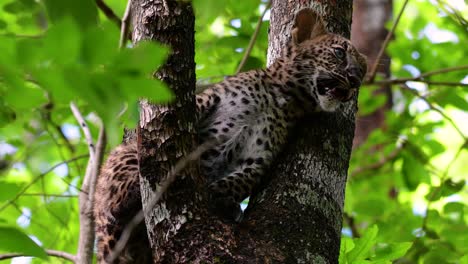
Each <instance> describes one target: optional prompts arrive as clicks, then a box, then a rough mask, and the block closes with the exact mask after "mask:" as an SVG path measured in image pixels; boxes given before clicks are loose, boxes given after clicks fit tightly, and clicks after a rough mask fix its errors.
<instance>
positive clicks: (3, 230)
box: [0, 226, 47, 260]
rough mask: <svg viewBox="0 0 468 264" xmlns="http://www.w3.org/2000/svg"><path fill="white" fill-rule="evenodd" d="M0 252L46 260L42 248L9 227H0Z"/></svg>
mask: <svg viewBox="0 0 468 264" xmlns="http://www.w3.org/2000/svg"><path fill="white" fill-rule="evenodd" d="M0 252H3V253H20V254H24V255H26V256H34V257H39V258H42V259H45V260H46V259H47V254H46V252H45V251H44V249H43V248H42V247H40V246H38V245H37V244H36V243H35V242H34V241H33V240H32V239H31V238H29V237H28V236H27V235H26V234H24V233H23V232H21V231H20V230H18V229H16V228H13V227H9V226H0Z"/></svg>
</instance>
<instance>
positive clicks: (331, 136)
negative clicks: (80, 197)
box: [132, 0, 356, 263]
mask: <svg viewBox="0 0 468 264" xmlns="http://www.w3.org/2000/svg"><path fill="white" fill-rule="evenodd" d="M293 2H294V3H293ZM307 6H312V7H313V8H314V9H316V10H317V11H318V12H319V13H321V14H323V16H324V19H325V21H326V22H328V23H327V24H328V28H329V29H330V30H331V31H332V32H335V33H340V34H343V35H345V36H349V31H350V20H351V8H352V4H351V0H346V1H344V0H343V1H328V2H324V1H306V0H302V1H282V0H276V1H273V3H272V14H271V31H270V49H269V60H268V61H269V63H271V62H272V61H273V60H274V59H275V58H276V57H278V55H279V54H280V52H281V49H282V47H284V45H285V43H286V41H287V40H288V38H289V35H290V30H291V26H292V21H293V18H294V14H295V12H296V11H298V10H299V9H300V8H302V7H307ZM132 9H133V12H132V13H133V40H134V41H135V42H138V41H139V40H142V39H152V40H157V41H161V42H163V43H166V44H168V45H171V46H172V48H173V52H172V54H171V55H170V57H169V59H168V61H167V63H166V65H165V66H164V67H162V68H161V69H159V71H158V73H157V74H156V76H157V77H158V78H160V79H162V80H163V81H165V82H166V83H167V84H168V85H169V86H170V87H171V88H172V89H173V90H174V92H175V94H176V102H175V103H173V104H171V105H170V106H159V107H158V106H151V105H149V104H147V103H142V113H141V121H140V125H139V129H140V133H139V134H140V135H139V151H140V152H139V155H140V173H141V182H142V187H141V189H142V193H143V195H142V196H143V198H142V199H143V204H144V205H143V206H147V203H148V199H149V197H150V196H151V195H152V194H153V193H154V192H157V191H158V188H157V187H156V188H153V186H157V184H158V183H161V181H163V180H164V177H165V176H166V175H167V173H168V172H169V171H170V169H171V167H172V166H173V165H174V164H175V163H176V161H177V160H178V159H180V158H181V157H183V156H184V155H186V154H187V153H188V152H190V150H192V149H193V146H194V145H195V144H194V143H195V131H194V127H195V126H194V123H195V117H194V115H193V113H194V103H193V91H194V84H195V80H194V77H195V75H194V62H193V55H194V54H193V13H192V11H191V6H190V4H189V3H187V2H185V1H175V0H165V1H162V0H134V1H133V5H132ZM355 111H356V106H355V104H352V105H351V106H348V107H347V108H346V109H343V111H340V112H339V113H336V114H325V113H320V114H317V115H314V116H313V117H310V118H308V119H306V120H304V121H303V123H301V127H300V128H299V129H298V131H297V133H296V134H295V136H296V137H297V138H298V139H297V140H293V141H292V143H291V144H290V146H289V147H288V149H287V150H285V155H282V159H281V160H280V161H279V164H278V166H276V167H275V168H272V173H275V174H277V175H276V178H275V179H274V180H273V181H272V182H270V183H269V184H268V185H267V188H266V189H265V190H264V191H262V192H261V193H260V194H258V195H257V196H255V197H253V198H252V201H251V204H250V205H249V208H248V209H247V212H246V215H245V220H244V221H243V222H242V223H241V224H235V223H228V222H223V220H222V219H219V218H218V217H216V216H213V215H211V214H209V212H207V210H206V208H207V205H206V202H207V200H206V197H205V194H204V191H203V190H204V189H203V188H204V186H205V185H204V179H203V178H202V177H199V174H198V170H197V169H196V168H195V167H190V168H189V169H188V170H185V171H184V173H182V174H181V175H179V176H178V177H177V179H176V181H175V182H174V184H173V185H172V186H171V187H170V188H169V189H168V191H167V192H166V194H165V195H164V197H163V199H162V201H161V202H160V203H158V204H157V205H156V206H155V208H153V210H152V211H151V213H150V214H149V215H146V216H145V218H146V225H147V228H148V235H149V238H150V241H151V246H152V251H153V260H154V261H155V263H337V262H338V255H339V246H340V231H341V219H342V211H343V199H344V189H345V183H346V175H347V168H348V162H349V157H350V153H351V146H352V139H353V132H354V114H355Z"/></svg>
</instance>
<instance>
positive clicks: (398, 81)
mask: <svg viewBox="0 0 468 264" xmlns="http://www.w3.org/2000/svg"><path fill="white" fill-rule="evenodd" d="M406 82H420V83H425V84H428V85H440V86H464V87H468V83H461V82H438V81H426V80H411V79H410V80H408V78H404V79H391V80H382V81H374V82H372V83H369V84H372V85H385V84H404V83H406Z"/></svg>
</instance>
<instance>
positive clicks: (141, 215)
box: [107, 140, 216, 263]
mask: <svg viewBox="0 0 468 264" xmlns="http://www.w3.org/2000/svg"><path fill="white" fill-rule="evenodd" d="M215 143H216V141H215V140H213V141H208V142H205V143H204V144H202V145H200V146H198V147H197V149H195V150H194V151H193V152H191V153H189V154H188V155H187V156H185V157H184V158H182V159H181V160H179V161H178V162H177V163H176V165H175V166H174V168H173V169H172V170H171V172H169V174H168V175H167V177H166V179H165V180H164V181H162V182H161V183H160V184H159V187H160V188H159V191H158V192H157V193H156V194H154V195H153V197H151V199H150V202H149V203H148V206H147V208H146V212H145V211H143V209H142V210H140V211H139V212H138V213H137V214H136V215H135V216H134V217H133V218H132V220H130V222H129V223H128V224H127V225H126V226H125V229H124V230H123V232H122V235H121V236H120V239H119V241H117V243H116V245H115V247H114V250H113V251H112V252H111V254H109V257H108V258H107V261H108V263H114V261H115V260H116V259H117V257H118V256H119V255H120V253H121V252H122V250H123V249H124V248H125V245H127V242H128V239H130V235H131V234H132V232H133V230H134V229H135V227H137V226H138V225H139V224H140V223H141V222H142V221H143V220H144V219H145V214H146V213H149V212H148V211H149V210H152V209H153V207H154V206H155V205H156V204H157V203H158V202H159V200H160V199H161V197H162V195H163V194H164V193H165V192H166V190H167V189H168V188H169V186H170V185H171V184H172V182H173V181H174V180H175V179H176V176H177V175H178V174H179V173H180V172H181V171H182V170H183V169H185V167H187V165H188V164H190V162H192V161H194V160H197V159H198V158H200V156H201V155H202V154H203V153H204V152H205V151H207V150H208V149H210V148H211V147H212V146H213V145H214V144H215Z"/></svg>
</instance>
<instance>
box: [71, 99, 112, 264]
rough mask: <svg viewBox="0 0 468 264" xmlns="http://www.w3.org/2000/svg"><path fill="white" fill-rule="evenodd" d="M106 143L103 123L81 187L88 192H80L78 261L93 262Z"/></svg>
mask: <svg viewBox="0 0 468 264" xmlns="http://www.w3.org/2000/svg"><path fill="white" fill-rule="evenodd" d="M74 108H75V109H74V114H75V117H80V116H81V113H80V112H79V110H78V109H77V108H76V106H75V107H74ZM77 119H78V118H77ZM83 122H84V121H83ZM80 123H81V122H80ZM82 129H83V131H84V133H85V134H91V132H90V131H89V127H88V126H85V124H84V123H82ZM86 130H88V131H86ZM91 140H92V138H91ZM88 141H89V139H88ZM105 145H106V136H105V130H104V125H103V124H102V123H101V126H100V129H99V137H98V141H97V145H96V148H95V149H94V148H93V149H91V148H90V152H91V151H95V153H94V155H93V157H94V159H91V158H90V159H89V161H88V165H87V167H86V174H85V176H84V179H83V185H82V187H81V188H82V189H83V190H85V191H86V192H87V193H80V195H79V204H80V236H79V240H78V250H77V254H76V259H77V262H78V263H91V262H92V258H93V246H94V237H95V232H94V218H93V207H94V190H95V187H96V180H97V176H98V174H99V167H100V165H101V163H102V159H103V156H104V149H105Z"/></svg>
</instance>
